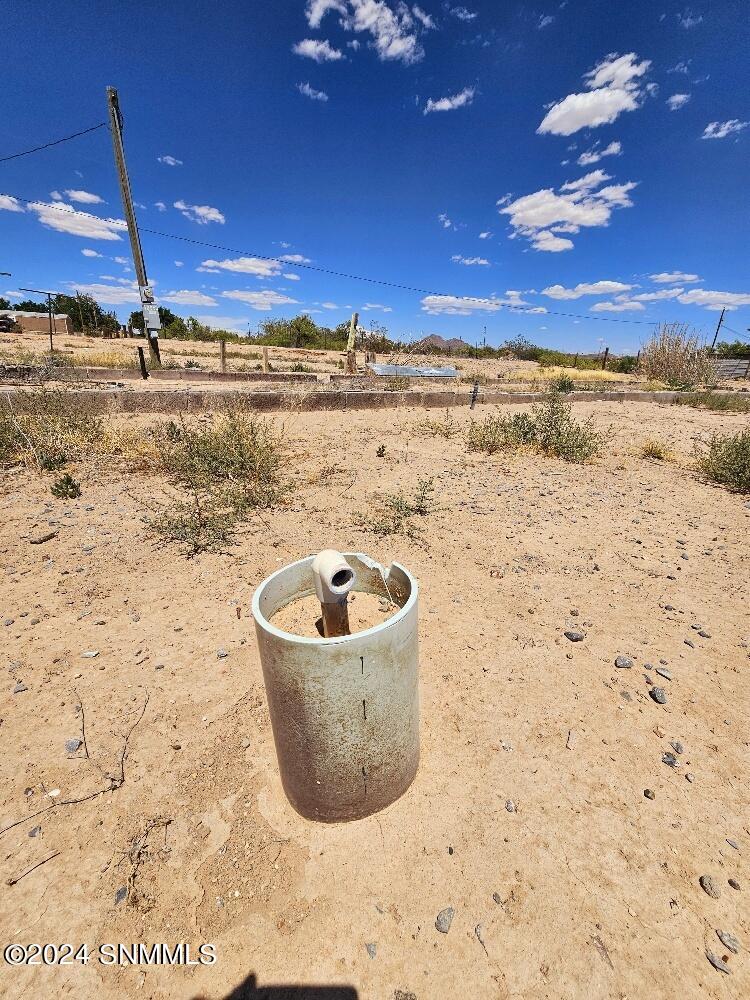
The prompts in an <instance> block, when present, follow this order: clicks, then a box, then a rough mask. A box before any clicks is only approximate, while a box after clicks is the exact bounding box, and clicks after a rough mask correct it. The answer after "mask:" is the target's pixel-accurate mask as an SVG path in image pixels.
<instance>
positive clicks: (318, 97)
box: [297, 83, 328, 102]
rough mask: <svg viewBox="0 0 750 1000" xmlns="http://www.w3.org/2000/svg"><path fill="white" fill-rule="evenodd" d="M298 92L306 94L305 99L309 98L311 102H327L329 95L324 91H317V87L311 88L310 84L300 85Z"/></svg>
mask: <svg viewBox="0 0 750 1000" xmlns="http://www.w3.org/2000/svg"><path fill="white" fill-rule="evenodd" d="M297 90H298V91H299V92H300V94H304V96H305V97H309V98H310V100H311V101H324V102H325V101H327V100H328V94H326V92H325V91H324V90H316V89H315V87H311V86H310V84H309V83H298V84H297Z"/></svg>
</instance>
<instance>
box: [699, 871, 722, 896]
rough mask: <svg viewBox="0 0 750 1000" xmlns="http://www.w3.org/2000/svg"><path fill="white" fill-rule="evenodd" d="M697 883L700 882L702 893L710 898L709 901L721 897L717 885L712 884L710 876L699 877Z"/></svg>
mask: <svg viewBox="0 0 750 1000" xmlns="http://www.w3.org/2000/svg"><path fill="white" fill-rule="evenodd" d="M698 881H699V882H700V885H701V889H703V891H704V892H705V893H706V895H707V896H710V897H711V899H718V898H719V896H720V895H721V893H720V892H719V887H718V886H717V884H716V883H715V882H714V880H713V879H712V878H711V876H710V875H701V877H700V878H699V879H698Z"/></svg>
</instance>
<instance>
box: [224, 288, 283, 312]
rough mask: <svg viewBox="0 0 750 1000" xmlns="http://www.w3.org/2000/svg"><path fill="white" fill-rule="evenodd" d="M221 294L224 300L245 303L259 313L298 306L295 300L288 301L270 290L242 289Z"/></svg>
mask: <svg viewBox="0 0 750 1000" xmlns="http://www.w3.org/2000/svg"><path fill="white" fill-rule="evenodd" d="M221 294H222V297H223V298H225V299H237V301H238V302H245V303H247V305H249V306H250V307H251V308H252V309H257V310H258V311H259V312H264V311H266V310H268V309H274V308H275V307H276V306H286V305H297V304H298V302H297V299H290V298H289V296H288V295H282V294H281V292H274V291H273V290H272V289H270V288H269V289H267V290H264V291H262V292H246V291H243V290H242V289H234V290H232V291H229V292H222V293H221Z"/></svg>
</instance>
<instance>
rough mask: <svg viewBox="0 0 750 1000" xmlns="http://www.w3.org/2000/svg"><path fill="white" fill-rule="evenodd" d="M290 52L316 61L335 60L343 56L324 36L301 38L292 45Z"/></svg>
mask: <svg viewBox="0 0 750 1000" xmlns="http://www.w3.org/2000/svg"><path fill="white" fill-rule="evenodd" d="M292 52H294V53H295V54H296V55H298V56H304V57H305V58H306V59H314V60H315V62H317V63H322V62H336V61H337V60H339V59H343V58H344V53H343V52H341V51H340V50H339V49H334V48H333V47H332V45H331V43H330V42H328V41H326V39H325V38H323V39H319V38H303V39H302V41H301V42H297V44H296V45H293V46H292Z"/></svg>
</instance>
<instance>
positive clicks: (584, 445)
mask: <svg viewBox="0 0 750 1000" xmlns="http://www.w3.org/2000/svg"><path fill="white" fill-rule="evenodd" d="M605 440H606V435H605V434H602V433H600V432H599V431H596V430H594V427H593V422H592V420H591V418H589V419H588V420H586V421H584V422H583V423H579V422H578V421H577V420H576V419H575V418H574V417H573V411H572V407H571V405H570V403H567V402H566V401H565V399H564V398H563V396H562V395H561V394H560V393H559V392H551V393H549V395H548V396H547V397H546V398H545V399H544V400H543V401H542V402H541V403H537V404H536V405H535V406H534V407H532V411H531V413H515V414H513V416H511V417H504V416H499V415H498V416H488V417H485V418H484V420H481V421H476V420H472V421H471V423H470V424H469V429H468V431H467V434H466V446H467V448H468V449H469V451H484V452H486V453H487V454H489V455H492V454H494V453H495V452H498V451H521V450H528V451H532V452H536V453H537V454H541V455H547V456H549V457H554V458H562V459H563V460H564V461H566V462H577V463H582V462H586V461H588V459H590V458H593V457H594V456H595V455H598V454H599V452H600V451H601V450H602V448H603V446H604V443H605Z"/></svg>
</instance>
